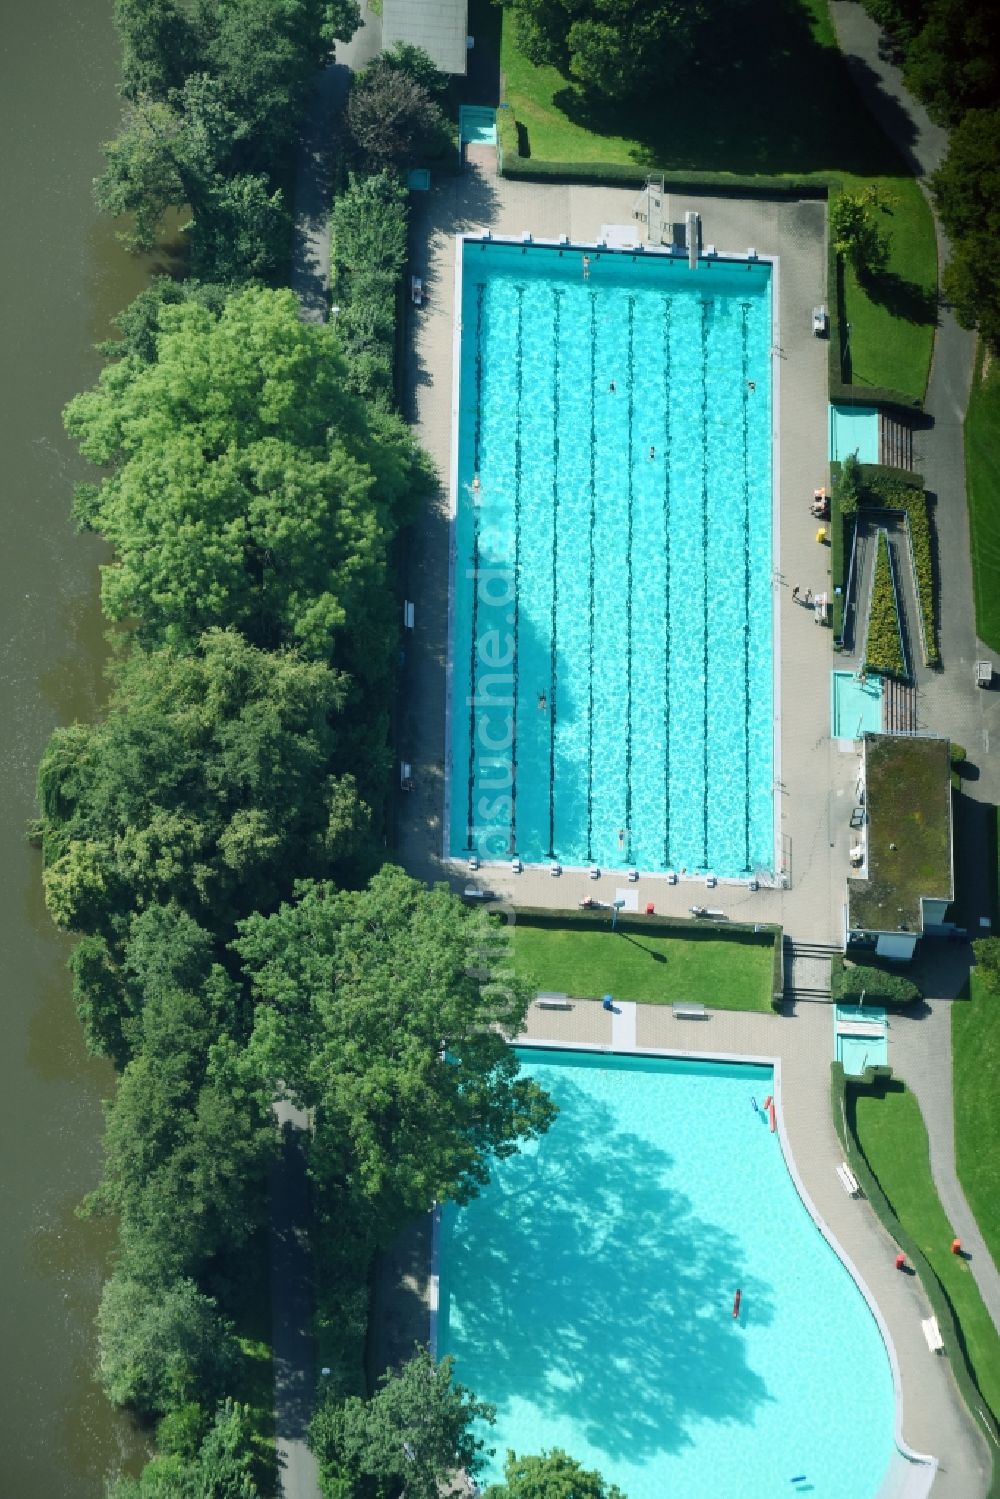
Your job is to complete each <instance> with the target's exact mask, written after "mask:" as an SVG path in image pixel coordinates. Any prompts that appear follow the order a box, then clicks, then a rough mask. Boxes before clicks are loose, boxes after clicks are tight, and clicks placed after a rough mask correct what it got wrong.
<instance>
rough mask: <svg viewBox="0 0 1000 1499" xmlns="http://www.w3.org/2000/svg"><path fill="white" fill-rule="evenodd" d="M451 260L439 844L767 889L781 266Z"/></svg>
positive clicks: (519, 248) (549, 256)
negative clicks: (445, 686) (759, 882)
mask: <svg viewBox="0 0 1000 1499" xmlns="http://www.w3.org/2000/svg"><path fill="white" fill-rule="evenodd" d="M584 257H586V258H587V262H588V264H587V267H586V276H584V274H583V260H584ZM457 260H458V263H457V276H456V313H455V390H454V398H453V421H452V426H453V432H452V484H451V488H452V527H453V529H452V548H451V555H452V565H451V582H450V596H449V668H448V678H449V694H448V725H447V736H446V738H447V743H446V762H447V764H446V791H445V818H444V854H445V857H446V858H465V859H467V858H470V857H472V856H475V857H476V858H478V859H479V860H481V861H483V862H487V861H497V860H506V859H509V858H511V857H514V856H517V857H519V858H521V859H522V860H523V861H524V862H525V863H542V862H557V863H560V864H562V865H563V866H564V867H566V868H583V867H586V866H588V865H592V864H595V863H596V864H599V865H600V866H601V867H604V868H608V869H615V868H622V869H625V868H631V867H636V868H640V869H642V870H644V871H647V872H656V871H665V870H669V869H676V870H678V871H681V872H688V873H691V874H694V873H713V874H715V875H716V876H717V877H719V878H733V879H743V878H746V877H748V876H753V877H757V878H761V879H763V880H766V881H769V880H770V879H771V878H772V877H773V872H774V871H775V870H776V869H777V868H778V867H779V859H778V853H777V849H776V826H775V808H774V783H775V779H776V777H777V775H778V774H779V767H778V756H777V733H776V715H777V704H778V693H777V686H776V672H775V660H776V656H775V650H774V641H775V628H776V606H775V593H774V588H773V569H774V566H775V563H776V524H775V501H774V494H775V488H774V481H775V480H776V476H777V451H776V443H775V422H774V411H775V409H776V398H777V372H776V365H777V361H776V359H775V357H774V350H775V346H776V343H777V335H776V325H775V307H776V292H775V286H774V283H775V280H776V275H777V266H776V264H775V263H773V262H770V261H768V260H766V259H764V258H758V257H754V258H752V259H748V258H747V257H745V256H744V257H723V256H716V257H712V258H702V259H701V260H700V261H699V263H698V266H697V268H696V269H693V270H692V269H690V268H689V266H688V263H687V260H686V258H684V257H678V256H675V255H671V254H669V253H667V252H656V251H645V252H643V253H636V252H632V251H612V250H609V249H607V248H606V247H603V246H599V245H593V246H587V245H581V244H573V245H570V244H568V243H565V244H551V243H539V242H535V243H529V242H527V241H525V242H522V241H516V242H515V241H502V240H495V239H491V238H489V237H481V236H459V237H458V242H457Z"/></svg>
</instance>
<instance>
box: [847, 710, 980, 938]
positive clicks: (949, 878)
mask: <svg viewBox="0 0 1000 1499" xmlns="http://www.w3.org/2000/svg"><path fill="white" fill-rule="evenodd" d="M862 774H863V779H864V793H865V797H864V805H865V820H864V825H863V827H862V828H861V829H859V830H858V833H857V835H856V836H857V838H858V842H857V844H856V846H855V847H856V852H855V850H852V860H853V862H856V863H863V865H864V868H863V870H862V871H861V873H860V874H859V875H858V876H857V877H855V878H853V879H849V880H848V882H847V899H848V917H847V928H848V939H849V940H850V941H852V942H874V943H875V950H876V952H877V954H878V955H879V956H880V957H886V958H903V959H905V958H910V957H912V956H913V951H914V948H915V947H916V945H917V939H918V938H919V937H920V936H922V935H923V933H924V932H925V931H927V930H928V929H929V928H930V929H934V928H940V927H941V925H942V924H943V922H944V918H945V912H946V911H947V909H948V906H949V905H950V904H951V901H952V900H953V898H954V894H955V881H954V871H953V855H952V816H951V810H952V809H951V745H950V744H949V742H948V740H947V739H925V738H922V737H921V738H917V737H912V738H911V737H909V736H907V737H901V738H896V737H891V736H889V735H886V734H866V735H865V740H864V765H863V771H862Z"/></svg>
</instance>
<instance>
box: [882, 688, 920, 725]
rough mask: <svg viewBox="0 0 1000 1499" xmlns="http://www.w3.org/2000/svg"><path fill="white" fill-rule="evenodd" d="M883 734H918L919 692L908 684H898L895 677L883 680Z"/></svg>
mask: <svg viewBox="0 0 1000 1499" xmlns="http://www.w3.org/2000/svg"><path fill="white" fill-rule="evenodd" d="M882 732H883V733H884V734H915V733H916V732H917V690H916V688H915V687H911V686H910V684H909V683H908V682H897V681H896V679H895V678H894V677H883V678H882Z"/></svg>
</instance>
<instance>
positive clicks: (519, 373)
mask: <svg viewBox="0 0 1000 1499" xmlns="http://www.w3.org/2000/svg"><path fill="white" fill-rule="evenodd" d="M515 290H516V292H517V342H516V347H515V356H514V660H513V666H514V681H513V685H512V689H511V696H512V698H513V704H512V706H511V714H512V718H511V740H510V852H511V853H512V854H515V853H516V852H517V700H518V649H519V645H520V629H521V608H520V602H521V460H522V457H523V440H522V433H521V422H522V415H523V412H522V404H521V403H522V397H523V394H524V287H523V286H518V287H516V288H515Z"/></svg>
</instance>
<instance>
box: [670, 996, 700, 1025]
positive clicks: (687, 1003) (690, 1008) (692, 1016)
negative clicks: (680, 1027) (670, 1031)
mask: <svg viewBox="0 0 1000 1499" xmlns="http://www.w3.org/2000/svg"><path fill="white" fill-rule="evenodd" d="M670 1008H671V1009H672V1010H673V1012H674V1019H675V1020H707V1019H708V1018H709V1017H708V1015H707V1014H706V1013H705V1006H704V1005H703V1004H699V1003H698V1001H697V1000H693V999H675V1000H674V1002H673V1004H672V1005H671V1006H670Z"/></svg>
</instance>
